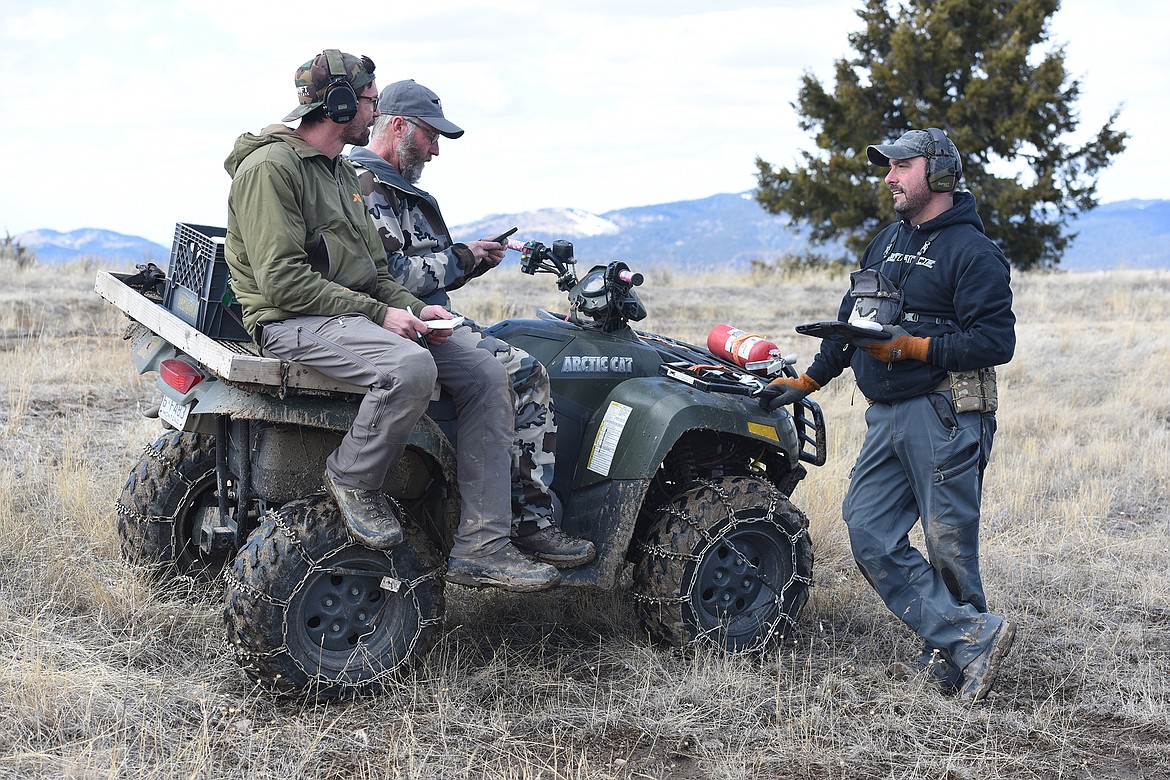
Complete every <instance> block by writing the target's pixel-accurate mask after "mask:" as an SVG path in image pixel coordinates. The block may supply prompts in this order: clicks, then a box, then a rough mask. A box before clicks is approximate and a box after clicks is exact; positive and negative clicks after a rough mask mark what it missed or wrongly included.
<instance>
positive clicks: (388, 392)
mask: <svg viewBox="0 0 1170 780" xmlns="http://www.w3.org/2000/svg"><path fill="white" fill-rule="evenodd" d="M262 338H263V344H262V345H261V346H262V347H263V349H264V351H265V352H266V353H268V354H271V355H273V356H275V357H278V358H280V359H282V360H295V361H296V362H298V363H302V364H304V365H307V366H312V367H313V368H315V369H317V370H318V371H320V372H321V373H323V374H325V375H326V376H328V377H330V378H332V379H335V380H337V381H340V382H347V383H349V384H353V385H357V386H359V387H368V388H369V390H368V391H367V393H366V395H365V397H364V398H363V399H362V402H361V406H360V407H359V409H358V414H357V416H356V418H355V419H354V423H353V426H352V427H351V428H350V430H349V432H348V433H347V434H346V435H345V437H344V438H343V439H342V441H341V446H339V447H338V448H337V450H336V451H334V452H333V454H331V455H330V456H329V460H328V464H327V466H328V468H329V471H330V473H331V474H332V475H333V477H334V479H335V480H336V482H337V483H338V484H339V485H342V486H344V487H351V488H360V489H363V490H374V489H378V488H381V486H382V483H383V482H384V480H385V478H386V473H387V471H388V470H389V468H390V466H391V465H392V464H393V463H394V461H395V460H397V459H398V457H399V456H401V455H402V452H403V450H405V448H406V443H407V441H408V440H409V439H410V433H411V430H412V429H413V428H414V424H415V422H417V421H418V419H419V417H421V416H422V415H423V413H424V412H425V411H426V408H427V405H428V404H429V403H430V398H431V392H432V390H433V389H434V385H435V381H436V379H437V380H438V381H439V383H440V384H442V385H443V387H445V388H446V389H447V390H448V392H450V393H451V395H452V396H453V398H454V400H455V408H456V410H457V413H458V425H459V433H458V440H459V441H458V447H457V449H456V453H457V469H458V481H459V493H460V496H461V499H462V505H461V509H462V511H461V516H460V522H459V528H458V529H457V530H456V533H455V540H454V544H453V545H452V548H451V556H452V557H455V558H477V557H481V556H484V555H488V554H490V553H493V552H495V551H496V550H498V549H500V548H501V547H503V546H504V544H506V543H507V540H508V536H509V531H510V527H511V521H512V511H511V497H510V482H511V480H510V478H509V465H510V462H511V457H510V449H511V445H512V436H513V427H514V424H513V419H514V411H513V403H512V391H511V388H510V387H509V384H508V375H507V372H506V371H505V370H504V368H503V366H502V365H501V364H500V363H499V361H497V360H496V359H495V358H494V357H493V356H492V355H491V354H489V353H488V352H486V351H484V350H481V349H476V348H475V347H473V346H471V345H469V344H466V343H461V342H459V341H456V340H450V341H448V342H447V343H446V344H443V345H440V346H437V347H431V348H429V349H427V348H424V347H422V346H420V345H419V344H418V343H416V342H414V341H410V340H408V339H404V338H402V337H401V336H398V335H397V334H394V333H391V332H390V331H388V330H386V329H384V328H382V327H381V326H379V325H377V324H375V323H374V322H372V321H370V320H369V319H368V318H366V317H363V316H360V315H351V316H341V317H316V316H307V317H293V318H290V319H287V320H281V321H279V322H270V323H265V324H264V328H263V337H262Z"/></svg>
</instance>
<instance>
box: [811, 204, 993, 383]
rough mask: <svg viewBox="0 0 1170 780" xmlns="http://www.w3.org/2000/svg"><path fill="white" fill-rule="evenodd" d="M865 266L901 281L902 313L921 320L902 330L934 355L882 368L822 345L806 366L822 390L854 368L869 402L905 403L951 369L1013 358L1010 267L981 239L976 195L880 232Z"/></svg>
mask: <svg viewBox="0 0 1170 780" xmlns="http://www.w3.org/2000/svg"><path fill="white" fill-rule="evenodd" d="M936 233H937V235H936ZM931 237H933V240H932V241H931V243H930V246H929V248H928V249H927V251H926V253H925V255H923V254H922V247H923V245H924V244H925V243H926V242H927V239H928V238H931ZM861 267H862V268H875V267H876V268H877V269H878V270H880V271H881V272H882V273H883V274H884V275H885V276H886V277H887V278H888V279H890V280H891V281H893V282H894V283H895V284H897V283H898V280H899V279H902V278H903V276H904V278H905V281H904V282H903V283H902V284H901V285H900V286H901V288H902V292H903V296H904V297H903V300H904V311H906V312H911V313H912V314H916V315H918V321H915V322H903V323H902V327H903V328H905V329H906V330H907V331H908V332H909V333H910V334H911V335H913V336H929V337H930V350H929V351H928V353H927V356H926V362H925V363H922V362H919V361H917V360H903V361H900V362H897V363H883V362H882V361H880V360H878V359H877V358H874V357H870V356H869V355H867V354H866V353H865V352H863V351H861V350H860V349H857V348H855V347H845V348H844V349H842V348H841V346H839V345H838V344H835V343H834V342H831V341H823V342H822V343H821V351H820V352H819V353H818V354H817V356H816V358H815V359H814V360H813V364H812V365H811V366H810V367H809V369H808V374H809V376H811V377H812V378H813V379H814V380H816V381H817V382H818V383H819V384H821V385H822V386H823V385H825V384H827V383H828V382H829V381H830V380H831V379H833V378H834V377H837V376H839V375H840V374H841V372H842V371H844V370H845V367H846V366H850V367H852V369H853V374H854V377H855V378H856V380H857V385H858V387H859V388H860V389H861V392H862V393H864V394H865V397H866V398H868V399H870V400H871V401H900V400H903V399H905V398H912V397H914V396H917V395H922V394H924V393H929V392H931V391H932V390H934V389H935V388H937V387H938V386H939V384H940V383H941V382H942V381H943V379H944V378H945V377H946V374H947V372H948V371H967V370H970V369H975V368H986V367H989V366H997V365H1002V364H1004V363H1007V362H1008V361H1010V360H1011V359H1012V354H1013V353H1014V352H1015V348H1016V333H1015V324H1016V318H1015V315H1014V314H1013V313H1012V291H1011V285H1010V282H1011V267H1010V266H1009V264H1008V261H1007V258H1005V257H1004V255H1003V252H1001V251H1000V250H999V247H998V246H996V245H995V243H994V242H993V241H992V240H991V239H989V238H988V237H987V236H986V235H985V234H984V232H983V222H982V220H980V219H979V214H978V213H977V212H976V211H975V198H974V196H973V195H971V193H969V192H957V193H955V201H954V205H953V206H951V208H949V209H948V210H947V211H945V212H944V213H942V214H940V215H939V216H938V217H935V218H934V219H932V220H930V221H929V222H925V223H923V224H921V225H918V226H917V227H915V226H912V225H910V224H908V223H906V222H895V223H894V224H892V225H889V226H888V227H886V228H885V229H883V230H882V231H881V232H880V233H878V234H877V236H875V237H874V239H873V240H872V241H871V242H870V243H869V246H868V247H866V249H865V254H864V255H862V258H861ZM852 309H853V298H852V297H851V296H850V295H849V294H846V295H845V297H844V299H843V300H842V302H841V310H840V313H839V315H838V317H839V319H841V320H846V319H848V317H849V314H850V312H851V311H852Z"/></svg>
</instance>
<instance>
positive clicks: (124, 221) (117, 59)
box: [0, 0, 1170, 245]
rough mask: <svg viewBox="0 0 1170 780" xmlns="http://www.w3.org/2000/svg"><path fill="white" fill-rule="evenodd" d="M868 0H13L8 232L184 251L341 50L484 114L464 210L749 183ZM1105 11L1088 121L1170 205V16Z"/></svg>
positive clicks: (789, 148) (444, 173)
mask: <svg viewBox="0 0 1170 780" xmlns="http://www.w3.org/2000/svg"><path fill="white" fill-rule="evenodd" d="M861 5H862V0H817V1H816V2H809V1H808V0H800V1H799V2H793V1H790V0H773V2H740V1H738V0H719V2H710V1H709V0H556V1H555V2H551V1H550V0H495V1H494V2H472V1H471V0H430V1H429V2H424V3H397V2H394V3H378V4H374V3H367V4H360V3H333V4H328V3H305V2H301V1H300V0H285V1H284V2H279V3H269V2H260V1H258V0H231V1H230V2H229V0H105V1H104V2H100V3H94V2H92V1H91V0H77V1H73V0H37V2H35V3H34V2H26V1H24V0H0V9H2V11H3V13H2V14H0V51H3V52H4V55H5V56H4V61H5V63H6V65H7V67H8V71H7V72H8V75H7V76H6V77H5V79H4V81H5V88H4V93H5V100H4V102H3V106H4V108H3V110H2V111H0V150H2V152H3V165H2V166H0V182H2V184H0V231H8V232H9V233H12V234H17V233H21V232H25V231H28V230H34V229H40V228H47V229H52V230H60V231H68V230H74V229H77V228H86V227H97V228H105V229H108V230H114V231H117V232H120V233H127V234H131V235H139V236H143V237H146V238H149V239H151V240H153V241H157V242H158V243H160V244H164V245H169V244H170V240H171V235H172V232H173V229H174V224H175V222H180V221H181V222H193V223H200V224H212V225H221V224H223V223H224V219H225V211H226V197H227V189H228V183H229V181H228V176H227V174H226V173H225V172H224V170H223V159H224V157H225V156H226V155H227V153H228V151H229V150H230V148H231V145H232V143H233V141H234V139H235V138H236V136H237V135H239V134H240V133H241V132H244V131H252V132H255V131H257V130H259V129H260V128H261V127H263V126H264V125H266V124H269V123H271V122H275V121H279V120H280V118H281V117H283V116H284V115H285V114H286V113H287V112H288V111H289V110H290V109H291V108H292V107H293V106H294V105H295V103H296V96H295V90H294V87H293V74H294V71H295V70H296V68H297V66H298V65H300V64H301V63H302V62H304V61H305V60H307V59H309V58H310V57H311V56H313V55H314V54H316V53H317V52H319V51H320V50H321V49H323V48H329V47H333V48H340V49H342V50H343V51H348V52H351V53H354V54H367V55H369V56H370V57H372V58H373V59H374V61H375V62H376V63H377V77H378V83H379V85H384V84H387V83H389V82H391V81H395V80H397V79H402V78H413V79H415V80H417V81H419V82H421V83H423V84H426V85H427V86H429V87H431V88H432V89H434V90H435V91H436V92H437V93H438V94H439V96H440V97H441V98H442V100H443V104H444V107H445V109H446V112H447V116H448V118H450V119H451V120H452V121H454V122H456V123H457V124H459V125H461V126H462V127H463V128H464V129H466V130H467V134H466V135H465V136H463V138H461V139H458V140H454V141H450V140H444V141H443V142H442V143H441V149H440V151H441V155H440V156H439V157H438V158H437V159H436V160H434V161H433V162H432V163H431V164H430V165H429V166H428V167H427V169H426V172H425V173H424V174H423V179H422V181H421V182H420V185H421V186H423V187H424V188H426V189H429V190H430V191H431V192H433V193H434V194H436V195H437V196H438V198H439V201H440V203H441V205H442V206H443V210H444V212H445V215H446V216H447V219H448V221H449V222H450V223H451V224H455V225H458V224H462V223H466V222H470V221H473V220H476V219H479V218H481V217H484V216H487V215H489V214H494V213H506V212H513V211H525V210H531V209H537V208H543V207H576V208H583V209H587V210H589V211H593V212H604V211H609V210H611V209H616V208H623V207H627V206H638V205H647V204H656V203H666V202H670V201H675V200H687V199H693V198H702V197H706V196H708V195H713V194H716V193H722V192H740V191H743V190H748V189H751V188H752V187H753V186H754V185H755V177H754V173H755V167H754V160H755V157H756V156H757V155H759V156H761V157H763V158H764V159H765V160H768V161H769V162H771V163H773V164H776V165H782V166H790V165H792V164H793V163H794V162H795V161H796V160H797V152H798V151H799V150H800V149H804V148H808V145H809V141H808V137H807V134H806V133H805V132H804V131H802V130H800V128H799V127H798V124H797V115H796V113H795V112H794V111H793V109H792V107H791V104H792V103H793V102H794V100H795V99H796V94H797V89H798V84H799V78H800V76H801V74H802V73H803V72H805V71H811V72H812V73H813V74H815V75H816V76H817V77H818V78H819V79H820V80H821V81H822V82H823V83H825V84H826V86H827V87H830V88H831V87H832V81H831V79H832V65H833V62H834V61H835V60H836V59H838V58H841V57H849V56H852V52H851V50H850V49H849V46H848V40H847V36H848V34H849V33H850V32H852V31H855V30H857V29H858V28H859V20H858V19H857V16H856V9H857V8H859V7H861ZM329 8H335V9H336V10H337V14H336V15H335V16H333V17H332V18H331V17H330V15H329V13H328V12H327V11H326V10H323V9H329ZM363 8H365V9H370V10H368V11H366V12H365V13H362V12H361V10H362V9H363ZM1102 8H1103V5H1102V4H1101V3H1099V2H1094V1H1093V0H1065V2H1064V3H1063V8H1062V9H1061V10H1060V11H1058V12H1057V14H1056V16H1055V17H1054V20H1053V24H1052V29H1051V33H1052V36H1051V37H1052V41H1053V43H1054V44H1064V45H1066V47H1067V49H1066V51H1067V64H1068V67H1069V70H1070V72H1071V73H1072V74H1073V75H1074V76H1076V77H1079V78H1080V79H1081V82H1082V98H1081V101H1080V103H1079V106H1080V111H1081V120H1082V128H1083V129H1086V130H1093V129H1097V128H1099V127H1100V126H1101V125H1102V124H1104V122H1105V121H1106V120H1107V119H1108V116H1109V114H1110V112H1111V111H1112V110H1113V109H1114V108H1117V107H1118V106H1120V107H1121V108H1122V114H1121V119H1120V122H1119V126H1120V127H1122V128H1124V129H1126V130H1128V131H1129V132H1130V133H1131V134H1132V138H1131V139H1130V142H1129V148H1128V150H1127V151H1126V152H1125V153H1124V155H1122V156H1121V157H1120V158H1119V159H1118V160H1117V161H1116V162H1115V163H1114V165H1113V166H1112V167H1111V168H1110V169H1109V170H1107V171H1105V172H1104V173H1103V174H1102V175H1101V178H1100V188H1099V196H1100V199H1101V200H1102V201H1103V202H1112V201H1117V200H1125V199H1128V198H1167V197H1170V185H1168V184H1167V181H1168V180H1170V163H1168V159H1170V154H1168V153H1167V150H1166V148H1165V147H1166V145H1165V143H1164V142H1163V138H1164V137H1165V135H1166V122H1165V118H1166V108H1165V106H1166V104H1167V102H1168V98H1170V47H1168V43H1167V42H1168V41H1170V12H1168V11H1166V10H1165V6H1164V5H1163V4H1162V3H1160V2H1155V1H1154V0H1133V1H1132V2H1129V3H1119V4H1110V6H1109V10H1108V12H1107V13H1102V11H1101V9H1102ZM373 9H377V10H373ZM875 140H878V139H875ZM1073 140H1074V141H1076V140H1078V139H1073ZM1080 140H1084V139H1080Z"/></svg>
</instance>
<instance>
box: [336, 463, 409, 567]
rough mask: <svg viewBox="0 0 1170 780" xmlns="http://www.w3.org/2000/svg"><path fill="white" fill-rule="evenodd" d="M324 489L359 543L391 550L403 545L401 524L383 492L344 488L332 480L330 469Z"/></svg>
mask: <svg viewBox="0 0 1170 780" xmlns="http://www.w3.org/2000/svg"><path fill="white" fill-rule="evenodd" d="M325 490H326V492H328V493H329V495H331V496H332V497H333V500H334V501H335V502H336V503H337V508H338V509H340V510H341V519H342V520H344V521H345V527H346V528H347V529H348V530H349V532H350V534H352V535H353V538H354V539H357V540H358V542H360V543H361V544H364V545H365V546H366V547H371V548H373V549H375V550H389V549H391V548H394V547H397V546H398V545H399V544H401V543H402V525H401V524H399V522H398V517H397V516H396V515H395V513H394V509H393V508H392V507H391V506H390V502H389V501H387V500H386V496H385V495H384V494H383V493H382V491H381V490H359V489H357V488H347V487H342V486H341V485H338V484H336V483H335V482H334V481H333V477H332V476H331V475H330V474H329V469H325Z"/></svg>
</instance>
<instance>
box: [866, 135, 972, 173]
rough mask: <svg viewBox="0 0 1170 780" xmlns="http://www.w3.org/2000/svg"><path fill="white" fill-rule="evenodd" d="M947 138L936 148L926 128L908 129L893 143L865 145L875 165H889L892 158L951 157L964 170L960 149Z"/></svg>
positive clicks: (958, 168)
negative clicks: (939, 147) (940, 146)
mask: <svg viewBox="0 0 1170 780" xmlns="http://www.w3.org/2000/svg"><path fill="white" fill-rule="evenodd" d="M943 138H944V139H945V140H946V143H945V144H942V146H943V148H942V149H935V148H934V141H933V139H932V138H931V136H930V133H929V132H928V131H926V130H908V131H906V132H905V133H903V134H902V137H901V138H899V139H898V140H897V141H894V143H892V144H874V145H872V146H867V147H865V156H866V157H868V158H869V161H870V162H871V163H873V164H874V165H881V166H883V167H884V166H887V165H889V164H890V160H891V159H893V160H909V159H910V158H911V157H935V158H939V157H942V158H950V159H951V160H954V162H955V169H956V170H959V171H961V170H963V163H962V161H961V160H960V159H959V150H958V149H957V148H955V144H954V143H953V142H952V141H951V139H949V138H947V137H946V136H945V135H943Z"/></svg>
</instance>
